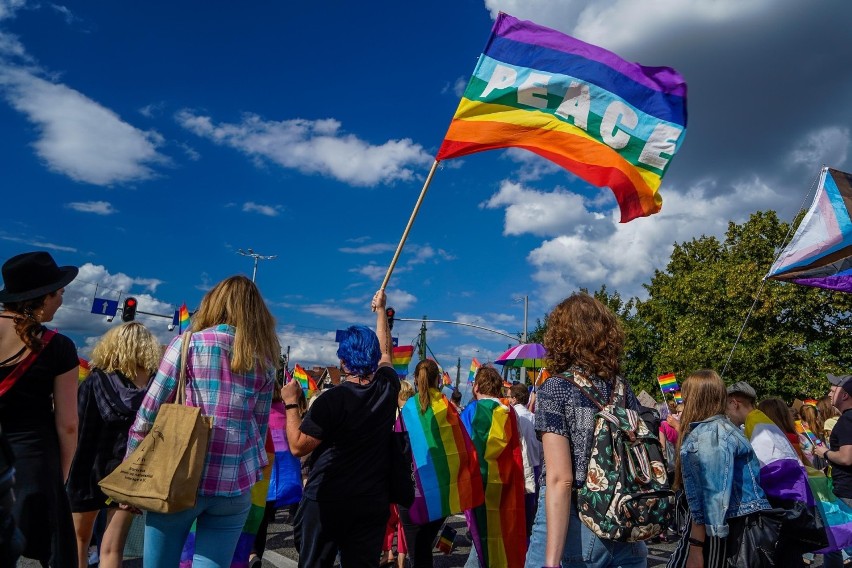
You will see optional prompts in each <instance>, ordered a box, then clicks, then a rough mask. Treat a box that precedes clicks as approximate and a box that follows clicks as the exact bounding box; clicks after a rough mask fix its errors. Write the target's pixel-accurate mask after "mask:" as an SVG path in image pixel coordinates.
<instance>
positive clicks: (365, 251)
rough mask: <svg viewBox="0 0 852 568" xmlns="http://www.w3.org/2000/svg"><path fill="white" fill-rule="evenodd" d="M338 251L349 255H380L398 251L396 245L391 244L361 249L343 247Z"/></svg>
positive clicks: (376, 244)
mask: <svg viewBox="0 0 852 568" xmlns="http://www.w3.org/2000/svg"><path fill="white" fill-rule="evenodd" d="M337 250H339V251H340V252H343V253H347V254H380V253H384V252H389V251H392V250H396V245H393V244H390V243H372V244H369V245H362V246H359V247H343V248H339V249H337Z"/></svg>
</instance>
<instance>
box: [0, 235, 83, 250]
mask: <svg viewBox="0 0 852 568" xmlns="http://www.w3.org/2000/svg"><path fill="white" fill-rule="evenodd" d="M0 239H3V240H4V241H10V242H13V243H21V244H25V245H27V246H29V247H33V248H39V249H42V248H46V249H50V250H59V251H63V252H77V249H76V248H74V247H69V246H65V245H58V244H56V243H51V242H47V241H42V240H40V239H38V238H34V239H22V238H21V237H9V236H5V235H4V236H0Z"/></svg>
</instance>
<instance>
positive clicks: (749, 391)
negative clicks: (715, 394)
mask: <svg viewBox="0 0 852 568" xmlns="http://www.w3.org/2000/svg"><path fill="white" fill-rule="evenodd" d="M735 392H738V393H742V394H744V395H746V396H747V397H749V398H753V399H755V400H756V399H757V393H756V392H754V389H753V388H751V385H750V384H748V383H747V382H745V381H740V382H738V383H734V384H732V385H731V386H729V387H728V394H734V393H735Z"/></svg>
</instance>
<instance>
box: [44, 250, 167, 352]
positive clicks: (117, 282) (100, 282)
mask: <svg viewBox="0 0 852 568" xmlns="http://www.w3.org/2000/svg"><path fill="white" fill-rule="evenodd" d="M161 283H162V281H160V280H158V279H156V278H134V277H132V276H129V275H127V274H124V273H121V272H119V273H116V274H111V273H109V272H108V271H107V269H106V268H105V267H104V266H101V265H96V264H92V263H86V264H84V265H83V266H81V267H80V272H79V273H78V275H77V278H75V279H74V280H73V281H72V282H71V283H70V284H69V285H68V286H66V288H65V295H64V296H63V301H62V307H61V308H60V309H59V311H58V312H56V316H55V317H54V319H53V322H51V324H50V326H51V327H55V328H57V329H58V330H59V331H61V332H63V333H67V334H71V335H73V336H74V337H76V338H80V337H82V342H81V343H80V344H78V345H77V347H78V348H79V349H80V352H81V355H83V356H84V357H87V356H88V353H89V352H90V351H91V348H92V347H93V346H94V345H95V343H96V342H97V341H98V339H99V338H100V336H101V335H103V334H104V333H105V332H106V331H107V330H108V329H110V327H112V326H114V325H119V324H120V323H121V318H120V317H116V318H115V319H114V320H113V321H112V322H107V321H106V317H104V316H102V315H97V314H93V313H91V309H92V304H93V302H94V299H95V298H96V297H97V298H102V299H105V300H119V293H122V296H121V297H122V298H124V297H126V296H127V295H128V294H131V295H133V296H134V297H135V298H136V299H137V300H138V301H139V309H140V310H141V311H144V312H148V313H152V314H161V315H162V316H164V317H155V316H149V315H146V314H138V315H137V316H136V320H137V321H139V322H141V323H143V324H145V326H146V327H148V329H150V330H151V332H152V333H153V334H154V335H156V336H157V338H158V339H159V340H160V342H161V343H163V344H165V343H167V342H168V341H170V340H171V338H172V337H174V335H175V334H174V332H170V331H169V330H168V327H167V326H168V325H169V324H170V323H171V316H172V314H173V313H174V310H175V309H176V308H175V306H174V305H173V304H170V303H168V302H165V301H163V300H160V299H159V298H156V297H154V296H152V295H151V294H153V293H154V292H156V289H157V286H158V285H159V284H161ZM96 284H97V286H96ZM140 287H141V291H140ZM149 292H150V293H149Z"/></svg>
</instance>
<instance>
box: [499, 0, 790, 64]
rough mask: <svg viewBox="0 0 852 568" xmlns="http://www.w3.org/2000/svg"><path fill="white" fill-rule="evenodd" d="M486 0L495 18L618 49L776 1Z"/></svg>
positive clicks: (751, 12) (755, 12)
mask: <svg viewBox="0 0 852 568" xmlns="http://www.w3.org/2000/svg"><path fill="white" fill-rule="evenodd" d="M485 6H486V7H487V8H488V9H489V10H490V12H491V17H492V18H496V17H497V14H498V13H499V12H501V11H502V12H506V13H507V14H512V15H513V16H515V17H516V18H519V19H522V20H532V21H533V22H535V23H537V24H539V25H542V26H547V27H550V28H554V29H557V30H560V31H562V32H565V33H569V34H571V35H573V36H576V37H578V38H580V39H582V40H583V41H587V42H589V43H593V44H595V45H601V46H605V47H606V48H607V49H610V50H612V51H615V52H618V51H619V50H620V49H627V48H630V47H631V46H632V45H634V44H637V43H641V42H643V41H647V40H648V39H651V38H654V37H666V36H668V35H669V32H670V30H677V29H678V28H680V29H688V28H690V27H692V26H693V25H699V24H701V25H713V24H716V25H718V24H724V23H725V22H729V21H736V20H744V19H747V18H751V17H758V16H760V15H761V14H763V13H764V11H765V10H771V9H772V8H773V6H774V4H773V3H771V2H769V0H717V1H715V2H692V3H690V4H689V6H688V9H686V6H685V5H684V3H683V2H681V1H679V0H646V1H645V2H633V1H631V0H600V1H598V2H594V3H589V2H583V1H580V0H563V1H562V2H552V1H551V0H485Z"/></svg>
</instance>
